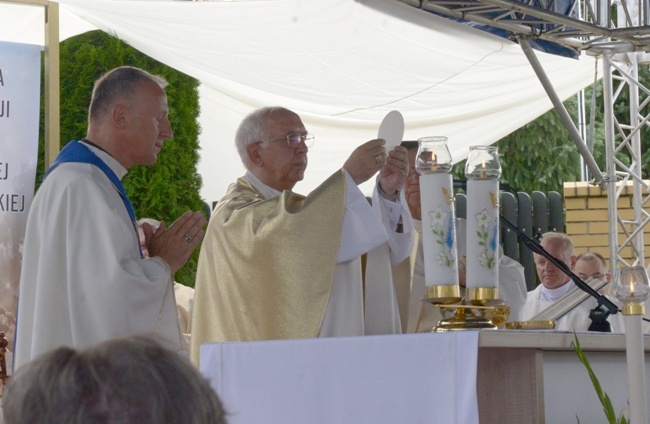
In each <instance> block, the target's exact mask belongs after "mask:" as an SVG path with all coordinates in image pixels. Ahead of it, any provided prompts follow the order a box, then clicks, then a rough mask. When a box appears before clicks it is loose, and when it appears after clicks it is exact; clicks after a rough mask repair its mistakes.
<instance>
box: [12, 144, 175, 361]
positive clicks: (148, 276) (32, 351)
mask: <svg viewBox="0 0 650 424" xmlns="http://www.w3.org/2000/svg"><path fill="white" fill-rule="evenodd" d="M89 148H90V149H91V150H92V151H93V152H94V153H95V154H96V155H97V156H98V157H99V158H100V159H101V160H103V161H104V162H105V163H106V164H107V165H108V166H109V167H110V168H111V169H112V170H113V171H114V172H115V174H116V175H117V176H118V177H119V178H122V177H123V176H124V175H125V174H126V169H125V168H124V167H122V166H121V165H120V164H119V163H118V162H117V161H116V160H115V159H114V158H112V157H111V156H110V155H108V154H107V153H105V152H103V151H101V150H100V149H97V148H94V147H92V146H89ZM16 333H17V334H16V352H15V356H14V368H15V369H16V368H18V367H19V366H21V365H22V364H25V363H26V362H28V361H30V360H31V359H33V358H35V357H36V356H38V355H40V354H42V353H44V352H46V351H48V350H51V349H54V348H57V347H60V346H69V347H73V348H84V347H87V346H91V345H94V344H96V343H99V342H102V341H104V340H107V339H110V338H112V337H115V336H122V335H127V334H136V333H148V334H154V333H157V334H158V335H159V336H160V337H161V338H162V339H163V340H164V341H166V342H167V344H168V345H169V347H170V348H173V349H177V350H181V346H182V341H181V338H180V332H179V328H178V321H177V316H176V305H175V300H174V289H173V287H172V279H171V272H170V269H169V266H168V265H167V264H166V263H165V262H164V261H163V260H162V259H160V258H158V257H154V258H150V259H143V258H141V255H140V249H139V241H138V237H137V233H136V232H135V229H134V225H133V223H132V222H131V218H130V217H129V214H128V212H127V210H126V208H125V206H124V204H123V202H122V199H121V197H120V195H119V193H118V191H117V190H116V189H115V187H114V186H113V185H112V183H111V182H110V180H109V179H108V178H107V177H106V175H105V174H104V173H103V172H102V171H101V170H99V169H98V168H97V167H95V166H93V165H90V164H85V163H63V164H61V165H59V166H58V167H57V168H56V169H55V170H54V171H52V172H51V174H50V175H49V176H48V177H47V178H46V179H45V181H44V183H43V184H42V185H41V187H40V188H39V190H38V192H37V194H36V196H35V198H34V202H33V203H32V206H31V209H30V211H29V217H28V220H27V230H26V234H25V244H24V250H23V262H22V272H21V281H20V292H19V300H18V321H17V332H16Z"/></svg>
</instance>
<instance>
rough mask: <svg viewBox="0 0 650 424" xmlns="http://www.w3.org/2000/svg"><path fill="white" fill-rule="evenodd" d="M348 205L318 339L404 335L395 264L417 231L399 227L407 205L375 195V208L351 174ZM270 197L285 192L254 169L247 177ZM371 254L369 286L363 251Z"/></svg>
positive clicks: (406, 252) (405, 217)
mask: <svg viewBox="0 0 650 424" xmlns="http://www.w3.org/2000/svg"><path fill="white" fill-rule="evenodd" d="M345 175H346V197H345V200H346V203H345V214H344V217H343V228H342V231H341V242H340V245H339V252H338V257H337V264H336V268H335V271H334V279H333V282H332V290H331V293H330V298H329V301H328V303H327V308H326V309H325V316H324V318H323V322H322V325H321V329H320V333H319V337H340V336H361V335H364V334H399V333H401V322H400V316H399V308H398V305H397V296H396V293H395V287H394V285H393V279H392V273H391V269H392V266H393V265H395V264H397V263H399V262H401V261H403V260H404V259H405V258H407V257H408V255H409V254H410V251H411V248H412V245H413V231H412V230H410V229H409V228H411V227H410V226H409V227H408V228H407V226H406V225H405V226H404V227H405V230H404V232H402V233H398V232H396V231H395V228H396V226H397V223H398V220H399V219H400V216H401V217H402V220H403V221H404V222H410V219H411V216H410V213H409V211H408V209H403V208H402V205H401V203H399V202H391V201H388V200H386V199H383V198H381V197H380V196H379V195H378V194H377V188H376V187H375V193H374V194H373V205H372V206H371V205H370V204H369V203H368V201H367V199H366V198H365V197H364V196H363V193H361V191H360V190H359V188H358V187H357V185H356V184H355V183H354V181H353V180H352V178H351V177H350V175H349V174H348V173H347V172H346V173H345ZM244 177H245V178H246V179H247V180H248V181H249V182H250V184H251V185H252V186H253V187H255V189H256V190H258V191H259V192H260V193H261V194H262V195H263V196H264V197H265V198H267V199H269V198H273V197H276V196H279V195H280V192H279V191H277V190H274V189H273V188H271V187H269V186H267V185H265V184H264V183H262V182H261V181H260V180H259V179H258V178H256V177H255V175H253V174H252V173H251V172H250V171H247V172H246V174H245V176H244ZM365 253H368V255H367V262H366V275H365V289H364V284H363V277H362V265H361V258H360V257H361V255H363V254H365Z"/></svg>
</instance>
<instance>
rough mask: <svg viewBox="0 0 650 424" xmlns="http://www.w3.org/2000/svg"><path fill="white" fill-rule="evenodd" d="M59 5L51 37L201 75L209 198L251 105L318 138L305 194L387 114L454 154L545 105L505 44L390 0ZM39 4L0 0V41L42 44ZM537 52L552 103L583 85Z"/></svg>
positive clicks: (586, 70) (408, 134) (583, 65)
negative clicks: (92, 30)
mask: <svg viewBox="0 0 650 424" xmlns="http://www.w3.org/2000/svg"><path fill="white" fill-rule="evenodd" d="M59 2H60V5H61V20H62V22H61V34H62V38H65V37H66V36H69V35H72V34H74V33H75V30H76V31H79V32H82V31H85V30H87V29H88V27H92V26H95V27H98V28H100V29H102V30H104V31H107V32H111V33H115V34H117V35H118V36H119V37H120V38H122V39H124V40H126V41H127V42H129V43H130V44H131V45H132V46H134V47H135V48H137V49H139V50H140V51H142V52H144V53H146V54H147V55H149V56H151V57H153V58H155V59H157V60H159V61H161V62H164V63H166V64H168V65H170V66H172V67H174V68H176V69H178V70H180V71H182V72H185V73H187V74H189V75H191V76H193V77H196V78H198V79H199V80H200V81H201V82H202V87H201V108H202V113H201V125H202V128H203V134H202V135H201V140H200V143H201V147H202V155H201V163H200V165H199V172H200V173H201V175H202V176H203V182H204V187H203V189H202V195H203V197H204V199H205V200H206V201H208V202H211V201H213V200H216V199H218V198H220V197H221V196H222V195H223V194H224V193H225V190H226V188H227V185H228V184H229V183H231V182H232V181H234V180H235V179H236V178H237V177H238V176H240V175H241V174H242V173H243V172H242V170H243V167H242V165H241V162H240V160H239V157H238V156H237V153H236V150H235V148H234V143H233V139H234V132H235V129H236V127H237V125H238V123H239V122H240V120H241V119H242V118H243V116H244V115H245V114H246V113H248V112H249V111H251V110H253V109H254V108H257V107H259V106H265V105H283V106H286V107H288V108H290V109H293V110H295V111H296V112H298V113H299V114H300V115H301V116H302V118H303V120H304V122H305V124H306V126H307V128H308V130H309V131H310V132H312V133H314V134H315V135H316V136H317V138H316V145H315V146H314V147H313V148H312V149H311V155H310V159H311V162H310V167H309V169H308V171H307V175H306V178H305V181H303V182H302V183H300V184H299V185H298V186H297V187H296V190H298V191H300V192H305V193H306V192H309V191H311V190H312V189H313V188H315V187H316V186H317V185H318V184H319V183H320V182H322V181H323V180H325V178H327V176H329V175H331V173H332V172H334V170H336V169H337V168H340V167H341V166H342V164H343V162H344V161H345V159H346V158H347V156H348V155H349V154H350V153H351V151H352V150H353V149H354V148H355V147H357V146H358V145H359V144H361V143H362V142H364V141H367V140H369V139H372V138H375V137H377V130H378V128H379V123H380V122H381V119H382V118H383V116H384V115H386V113H388V112H389V111H391V110H399V111H401V112H402V114H403V115H404V117H405V122H406V131H405V138H406V139H417V138H419V137H423V136H431V135H445V136H447V137H449V147H450V150H451V153H452V156H453V160H454V161H460V160H462V159H464V158H465V157H466V156H467V154H468V148H469V146H470V145H478V144H490V143H493V142H495V141H497V140H499V139H500V138H502V137H503V136H505V135H507V134H509V133H510V132H512V131H514V130H515V129H517V128H519V127H520V126H522V125H523V124H525V123H527V122H529V121H531V120H533V119H535V118H536V117H538V116H539V115H541V114H542V113H544V112H545V111H547V110H549V109H550V108H551V103H550V101H549V100H548V98H547V96H546V94H545V92H544V90H543V88H542V86H541V84H540V83H539V81H538V80H537V78H536V76H535V73H534V72H533V70H532V68H531V66H530V65H529V63H528V61H527V60H526V58H525V56H524V54H523V53H522V51H521V49H520V47H519V46H518V45H516V44H514V43H512V42H510V41H508V40H506V39H503V38H499V37H496V36H492V35H489V34H487V33H485V32H482V31H480V30H476V29H473V28H469V27H466V26H463V25H460V24H458V23H455V22H452V21H449V20H447V19H444V18H441V17H438V16H435V15H432V14H430V13H428V12H425V11H422V10H418V9H416V8H413V7H411V6H408V5H406V4H404V3H401V2H399V1H397V0H360V1H352V0H338V1H335V0H330V1H327V2H315V1H308V0H277V1H271V0H269V1H263V0H261V1H212V2H187V1H180V2H173V1H172V2H169V1H147V0H130V1H129V0H60V1H59ZM16 9H19V11H16ZM27 11H29V12H27ZM39 12H40V13H41V17H40V18H38V17H37V18H29V17H28V16H27V15H32V14H36V15H38V13H39ZM42 13H43V12H42V10H41V8H39V7H28V6H15V5H13V6H12V5H5V4H1V5H0V40H15V39H16V38H18V39H19V40H22V41H27V42H32V43H42V40H43V38H42V27H41V23H40V22H42ZM39 19H40V21H39ZM17 22H21V24H20V25H18V24H17ZM80 22H83V24H81V23H80ZM39 31H40V32H39ZM39 36H40V38H39ZM25 39H27V40H25ZM538 57H539V59H540V62H541V63H542V65H543V66H544V69H545V70H546V72H547V73H548V76H549V78H550V80H551V82H552V83H553V85H554V87H555V89H556V90H557V92H558V94H559V95H560V97H562V98H568V97H569V96H571V95H572V94H574V93H576V92H577V91H578V90H579V89H581V88H583V87H585V86H587V85H589V84H591V83H592V82H593V80H594V72H595V66H594V59H593V58H591V57H586V56H584V57H581V58H580V60H574V59H567V58H562V57H557V56H551V55H548V54H543V53H538ZM90 89H91V88H90V87H88V90H90ZM174 130H175V131H176V132H177V133H178V132H179V131H182V128H175V129H174ZM540 148H543V147H542V146H540ZM371 188H372V183H369V184H368V183H367V184H365V185H364V186H363V187H362V189H363V191H364V192H366V193H369V192H370V191H371Z"/></svg>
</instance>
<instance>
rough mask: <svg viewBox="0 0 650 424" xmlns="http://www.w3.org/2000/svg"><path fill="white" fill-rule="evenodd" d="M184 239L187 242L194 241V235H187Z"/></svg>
mask: <svg viewBox="0 0 650 424" xmlns="http://www.w3.org/2000/svg"><path fill="white" fill-rule="evenodd" d="M183 240H185V243H189V242H191V241H192V237H190V236H185V238H184V239H183Z"/></svg>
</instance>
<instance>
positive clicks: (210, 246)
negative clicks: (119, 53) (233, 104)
mask: <svg viewBox="0 0 650 424" xmlns="http://www.w3.org/2000/svg"><path fill="white" fill-rule="evenodd" d="M311 142H312V137H311V136H310V135H309V134H308V132H307V130H306V129H305V126H304V124H303V123H302V120H301V119H300V117H299V116H298V115H297V114H296V113H294V112H292V111H290V110H288V109H285V108H280V107H267V108H262V109H258V110H256V111H254V112H252V113H251V114H249V115H248V116H247V117H246V118H245V119H244V120H243V121H242V123H241V124H240V126H239V129H238V130H237V135H236V144H237V149H238V151H239V155H240V157H241V158H242V162H243V163H244V165H245V167H246V168H247V171H246V174H245V175H244V176H243V177H241V178H239V179H238V180H237V181H236V182H235V183H234V184H232V185H231V186H230V188H229V190H228V193H227V194H226V196H225V197H224V198H222V199H221V200H220V201H219V202H218V203H217V206H216V208H215V210H214V212H213V214H212V217H211V219H210V222H209V225H208V229H207V232H206V238H205V241H204V242H203V245H202V247H201V253H200V256H199V266H198V271H197V279H196V285H195V289H196V292H195V303H194V314H193V320H192V348H191V357H192V360H193V361H194V362H195V363H198V360H199V348H200V346H201V344H203V343H206V342H215V341H246V340H270V339H290V338H308V337H330V336H361V335H364V334H392V333H400V332H401V322H400V316H399V311H398V307H397V298H396V292H395V288H394V286H393V281H392V277H391V274H392V273H391V271H392V265H394V264H397V263H399V262H401V261H403V260H404V259H405V258H406V257H408V255H409V253H410V251H411V247H412V243H413V234H412V231H411V230H410V228H412V225H411V218H410V215H409V212H408V210H407V209H403V208H402V206H401V203H400V202H399V193H400V188H401V187H402V184H403V182H404V179H405V177H406V171H407V168H408V166H407V162H406V151H405V149H403V148H401V147H396V148H395V149H394V150H393V151H390V152H388V154H386V150H385V148H384V144H385V141H384V140H381V139H377V140H371V141H369V142H367V143H364V144H362V145H361V146H359V147H358V148H357V149H356V150H355V151H354V152H353V153H352V155H351V156H350V158H349V159H348V160H347V161H346V162H345V164H344V166H343V168H342V169H341V170H339V171H337V172H336V173H334V174H333V175H332V176H331V177H330V178H328V179H327V180H326V181H325V182H323V184H321V185H320V186H319V187H318V188H316V189H315V190H314V191H313V192H311V193H310V194H309V195H308V196H306V197H305V196H301V195H298V194H296V193H293V192H292V191H291V190H292V188H293V187H294V185H295V184H296V183H297V182H298V181H300V180H302V179H303V176H304V172H305V169H306V167H307V152H308V150H309V146H310V145H311ZM377 171H379V176H378V179H377V185H376V188H375V192H374V194H373V201H372V206H371V205H370V204H369V202H368V201H367V199H366V198H365V197H364V196H363V194H362V193H361V191H360V190H359V188H358V184H360V183H362V182H364V181H367V180H368V179H369V178H371V177H372V176H373V175H374V174H376V173H377ZM366 253H367V255H365V256H364V259H365V260H364V261H362V260H361V256H362V255H364V254H366Z"/></svg>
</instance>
